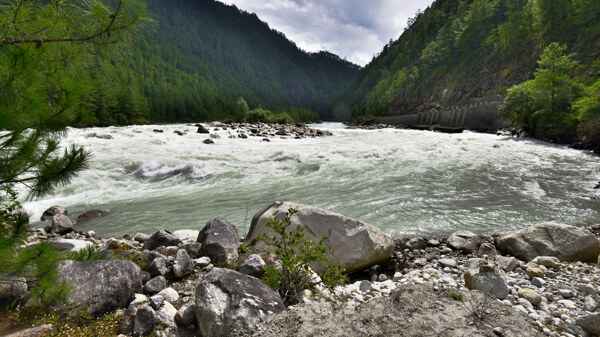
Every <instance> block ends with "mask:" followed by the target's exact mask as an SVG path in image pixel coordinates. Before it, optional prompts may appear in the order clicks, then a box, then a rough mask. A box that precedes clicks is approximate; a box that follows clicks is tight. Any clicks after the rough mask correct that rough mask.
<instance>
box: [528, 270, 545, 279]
mask: <svg viewBox="0 0 600 337" xmlns="http://www.w3.org/2000/svg"><path fill="white" fill-rule="evenodd" d="M525 273H527V275H528V276H529V277H531V278H534V277H544V272H543V271H542V270H541V269H539V268H527V269H525Z"/></svg>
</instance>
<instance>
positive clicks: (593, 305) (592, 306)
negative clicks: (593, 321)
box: [583, 296, 598, 312]
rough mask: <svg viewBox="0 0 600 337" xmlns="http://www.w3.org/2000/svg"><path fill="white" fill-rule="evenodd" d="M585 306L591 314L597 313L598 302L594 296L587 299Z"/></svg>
mask: <svg viewBox="0 0 600 337" xmlns="http://www.w3.org/2000/svg"><path fill="white" fill-rule="evenodd" d="M583 304H584V306H585V310H587V311H589V312H594V311H596V309H598V302H596V300H595V299H594V298H593V297H592V296H588V297H586V298H585V301H584V302H583Z"/></svg>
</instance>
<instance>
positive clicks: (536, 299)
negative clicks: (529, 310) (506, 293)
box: [519, 288, 542, 306]
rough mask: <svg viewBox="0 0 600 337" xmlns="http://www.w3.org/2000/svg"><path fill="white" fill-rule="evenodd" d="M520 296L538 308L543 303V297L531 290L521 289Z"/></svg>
mask: <svg viewBox="0 0 600 337" xmlns="http://www.w3.org/2000/svg"><path fill="white" fill-rule="evenodd" d="M519 296H520V297H522V298H524V299H526V300H527V301H529V303H531V304H533V305H535V306H538V305H540V303H541V302H542V296H540V295H539V294H538V293H536V292H535V291H533V290H531V289H527V288H521V289H520V290H519Z"/></svg>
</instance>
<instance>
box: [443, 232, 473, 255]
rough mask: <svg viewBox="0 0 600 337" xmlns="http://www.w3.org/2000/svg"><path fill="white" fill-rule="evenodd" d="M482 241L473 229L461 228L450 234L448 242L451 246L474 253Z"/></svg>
mask: <svg viewBox="0 0 600 337" xmlns="http://www.w3.org/2000/svg"><path fill="white" fill-rule="evenodd" d="M480 241H481V240H480V239H479V236H478V235H477V234H475V233H473V232H471V231H467V230H461V231H458V232H454V233H452V234H450V236H449V237H448V241H447V244H448V246H450V248H453V249H456V250H461V251H463V252H465V253H467V254H472V253H474V252H475V251H477V248H478V247H479V243H480Z"/></svg>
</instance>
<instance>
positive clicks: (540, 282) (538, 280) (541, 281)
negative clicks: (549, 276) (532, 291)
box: [531, 277, 546, 288]
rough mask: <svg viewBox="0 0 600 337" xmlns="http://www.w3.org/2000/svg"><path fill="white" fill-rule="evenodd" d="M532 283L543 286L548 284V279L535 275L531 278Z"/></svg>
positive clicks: (539, 286)
mask: <svg viewBox="0 0 600 337" xmlns="http://www.w3.org/2000/svg"><path fill="white" fill-rule="evenodd" d="M531 284H532V285H534V286H536V287H538V288H541V287H543V286H544V285H545V284H546V281H545V280H544V279H543V278H540V277H534V278H532V279H531Z"/></svg>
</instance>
